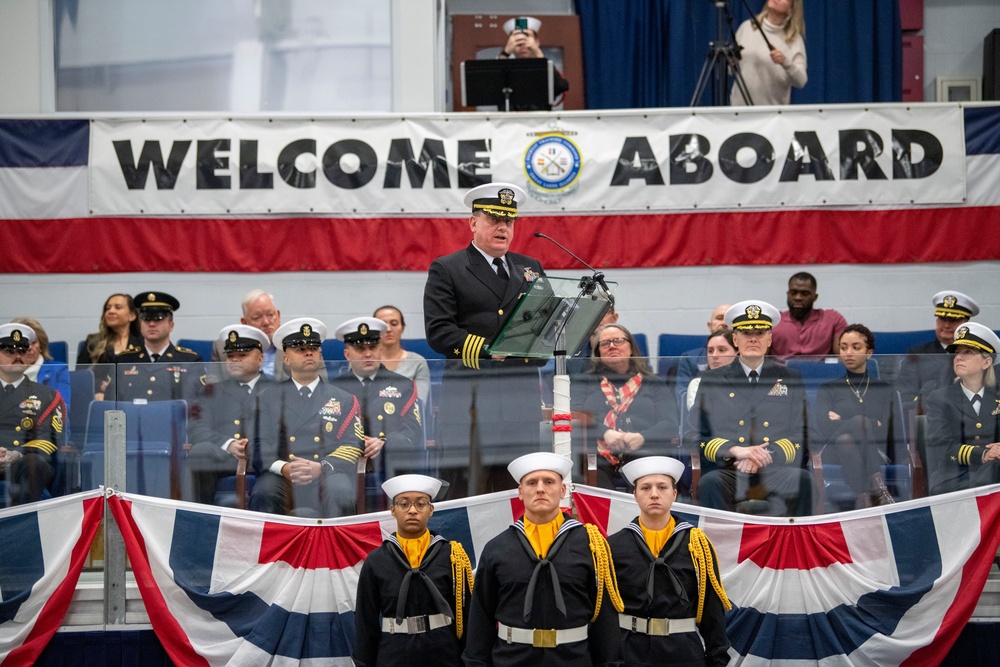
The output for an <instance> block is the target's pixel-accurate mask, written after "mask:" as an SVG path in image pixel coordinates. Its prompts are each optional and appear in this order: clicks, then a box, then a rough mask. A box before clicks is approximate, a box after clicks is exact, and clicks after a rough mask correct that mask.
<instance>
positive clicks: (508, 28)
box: [503, 16, 542, 35]
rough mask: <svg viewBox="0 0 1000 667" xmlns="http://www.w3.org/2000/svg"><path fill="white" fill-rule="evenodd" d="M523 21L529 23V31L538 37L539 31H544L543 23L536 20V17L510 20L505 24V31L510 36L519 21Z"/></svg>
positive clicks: (518, 17)
mask: <svg viewBox="0 0 1000 667" xmlns="http://www.w3.org/2000/svg"><path fill="white" fill-rule="evenodd" d="M518 19H523V20H525V21H527V22H528V30H531V31H532V32H534V33H535V34H536V35H537V34H538V31H539V30H541V29H542V22H541V21H539V20H538V19H536V18H535V17H534V16H515V17H514V18H512V19H508V20H507V21H505V22H504V24H503V31H504V32H505V33H507V34H508V35H509V34H510V33H512V32H514V26H516V25H517V20H518Z"/></svg>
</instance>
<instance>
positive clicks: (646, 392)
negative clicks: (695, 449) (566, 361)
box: [573, 324, 679, 489]
mask: <svg viewBox="0 0 1000 667" xmlns="http://www.w3.org/2000/svg"><path fill="white" fill-rule="evenodd" d="M577 386H578V387H579V389H578V390H577V391H574V392H573V394H574V396H579V400H576V399H574V404H575V405H576V406H577V408H578V409H580V410H583V411H585V412H588V413H590V415H591V416H592V417H593V420H594V426H593V427H592V431H593V432H594V433H595V434H596V437H595V438H592V442H590V443H588V446H593V445H594V444H595V443H594V442H593V441H594V440H596V447H597V453H598V457H597V480H598V485H599V486H602V487H604V488H609V489H614V488H619V489H625V487H626V484H625V478H624V477H622V476H621V473H620V472H619V470H620V468H621V466H623V465H625V464H626V463H628V462H629V461H630V460H633V459H635V458H637V457H639V456H648V455H651V454H669V453H671V452H672V451H674V450H675V447H676V444H677V442H678V441H679V433H678V424H677V401H676V399H675V398H674V395H673V392H672V391H671V390H670V389H669V388H668V387H667V385H666V383H665V382H663V380H661V379H660V378H658V377H657V376H656V375H655V374H654V373H653V371H652V370H650V368H649V363H648V362H647V361H646V359H645V358H643V357H641V356H639V347H638V346H637V345H636V343H635V338H634V337H633V336H632V334H631V333H630V332H629V330H628V329H626V328H625V327H623V326H622V325H620V324H605V325H604V326H602V327H600V328H599V329H598V330H597V337H596V339H595V343H594V356H593V367H592V368H591V370H590V371H589V372H588V373H586V374H585V375H583V376H581V377H580V382H579V383H578V385H577Z"/></svg>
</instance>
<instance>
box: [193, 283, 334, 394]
mask: <svg viewBox="0 0 1000 667" xmlns="http://www.w3.org/2000/svg"><path fill="white" fill-rule="evenodd" d="M241 307H242V310H243V316H242V317H241V318H240V324H246V325H248V326H251V327H256V328H258V329H260V330H261V331H263V332H264V334H265V335H266V336H267V337H268V339H269V340H270V338H271V336H273V335H274V332H275V331H277V330H278V327H280V326H281V311H280V310H278V307H277V306H275V305H274V296H272V295H271V294H268V293H267V292H265V291H264V290H260V289H255V290H251V291H249V292H247V295H246V296H245V297H243V303H242V304H241ZM282 357H283V355H282V354H281V353H280V351H279V350H278V348H277V347H275V346H274V345H273V344H268V346H267V347H266V348H264V362H263V365H262V366H261V372H262V373H263V374H264V377H266V378H267V379H268V380H274V381H275V382H281V381H282V380H287V379H288V367H287V366H285V364H284V363H283V362H282ZM225 360H226V350H225V345H224V343H221V342H219V341H215V344H214V345H213V346H212V361H213V362H217V363H213V364H212V366H211V367H210V368H209V376H210V377H211V378H212V379H213V380H216V379H220V378H221V376H222V374H221V373H220V372H219V369H220V368H221V366H219V365H218V364H219V363H221V362H223V361H225ZM319 376H320V377H321V378H323V380H324V381H326V379H327V377H326V366H323V367H322V368H320V370H319Z"/></svg>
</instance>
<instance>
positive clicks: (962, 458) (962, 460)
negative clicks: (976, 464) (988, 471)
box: [958, 445, 978, 466]
mask: <svg viewBox="0 0 1000 667" xmlns="http://www.w3.org/2000/svg"><path fill="white" fill-rule="evenodd" d="M976 449H978V447H976V446H975V445H961V446H960V447H959V448H958V464H959V465H963V466H967V465H972V456H973V453H974V452H975V451H976Z"/></svg>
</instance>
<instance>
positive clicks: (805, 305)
mask: <svg viewBox="0 0 1000 667" xmlns="http://www.w3.org/2000/svg"><path fill="white" fill-rule="evenodd" d="M817 298H819V294H818V293H817V292H816V278H815V277H813V275H812V274H810V273H806V272H804V271H803V272H800V273H796V274H795V275H794V276H792V277H791V278H789V279H788V310H786V311H785V312H783V313H781V323H780V324H778V326H776V327H774V329H773V330H772V332H771V335H772V340H773V342H772V343H771V354H773V355H775V356H778V357H790V356H796V355H824V354H837V352H838V347H839V345H840V334H842V333H843V332H844V327H846V326H847V320H845V319H844V316H843V315H841V314H840V313H838V312H837V311H836V310H822V309H820V308H813V304H814V303H816V299H817Z"/></svg>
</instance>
